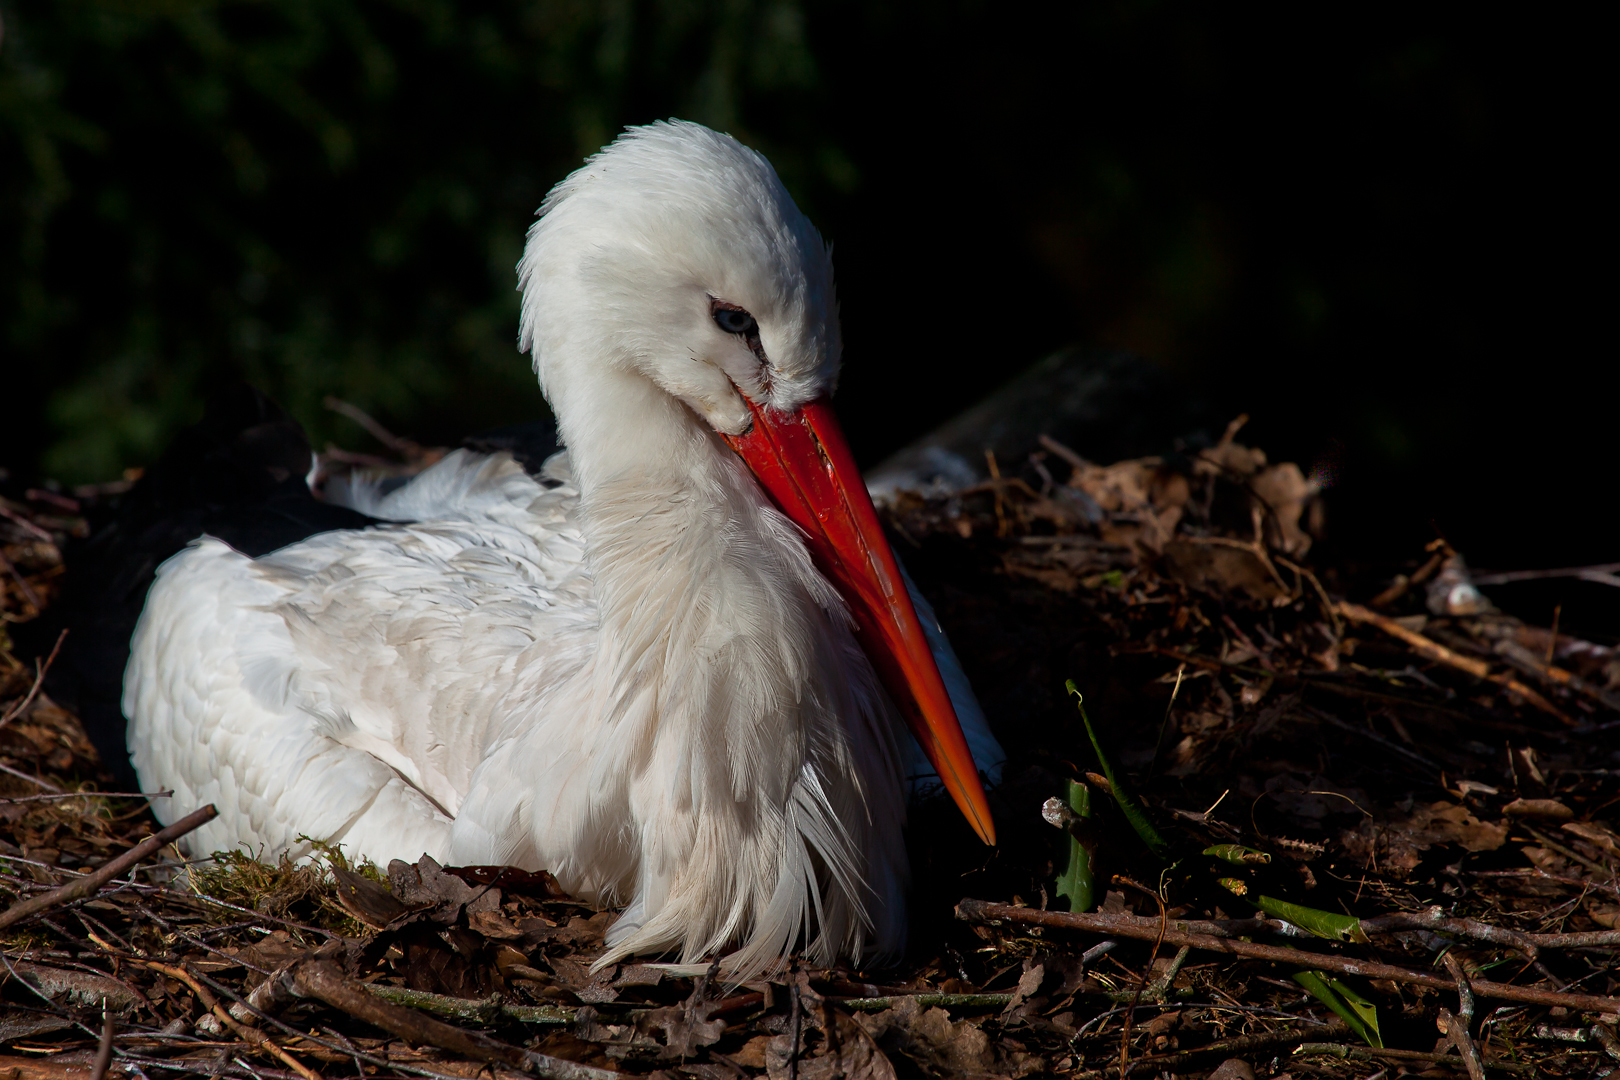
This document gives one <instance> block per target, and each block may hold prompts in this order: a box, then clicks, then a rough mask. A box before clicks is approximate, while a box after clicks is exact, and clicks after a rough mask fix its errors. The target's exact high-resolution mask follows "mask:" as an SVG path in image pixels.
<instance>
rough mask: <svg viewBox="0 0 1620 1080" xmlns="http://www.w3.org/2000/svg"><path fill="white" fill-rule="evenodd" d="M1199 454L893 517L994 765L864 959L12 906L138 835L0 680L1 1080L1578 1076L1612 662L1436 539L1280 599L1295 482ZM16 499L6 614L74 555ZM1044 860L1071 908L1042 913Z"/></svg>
mask: <svg viewBox="0 0 1620 1080" xmlns="http://www.w3.org/2000/svg"><path fill="white" fill-rule="evenodd" d="M1236 434H1237V431H1236V427H1234V428H1233V429H1232V430H1231V431H1229V432H1228V434H1227V437H1226V438H1225V439H1224V440H1223V441H1222V442H1221V443H1220V444H1219V445H1217V446H1216V447H1214V448H1213V449H1211V450H1207V451H1203V452H1202V453H1201V454H1199V455H1197V456H1195V457H1190V458H1185V459H1175V460H1159V459H1147V460H1139V461H1127V462H1121V463H1118V464H1115V465H1112V466H1107V467H1102V466H1097V465H1093V464H1090V463H1088V462H1084V461H1081V460H1079V459H1078V458H1076V457H1075V456H1074V455H1073V454H1072V453H1069V452H1068V451H1067V450H1066V449H1064V448H1063V447H1061V446H1058V445H1056V444H1049V445H1048V448H1047V452H1046V453H1045V454H1044V455H1037V457H1036V458H1035V459H1033V460H1031V461H1030V462H1027V463H1018V466H1017V468H1016V470H1014V469H1012V468H1009V469H1008V470H1007V471H1006V472H1005V474H1003V473H1002V472H1001V471H1000V470H996V474H997V479H995V480H993V481H991V482H990V483H988V484H985V485H983V486H982V487H981V488H979V489H976V490H973V491H969V492H966V493H962V494H959V495H956V496H952V497H950V498H936V499H925V498H921V497H918V498H911V499H907V500H906V501H904V502H903V503H902V504H901V505H899V506H896V507H894V508H892V511H891V523H892V525H893V529H894V534H895V536H896V538H897V539H896V542H897V547H898V548H899V550H900V551H901V553H902V555H903V557H904V558H905V559H906V560H907V562H908V564H909V565H910V566H911V568H912V570H913V572H914V574H915V575H916V577H917V578H918V580H919V582H920V583H921V584H922V586H923V588H924V591H925V592H927V593H929V594H930V595H931V596H932V597H933V598H934V600H935V603H936V606H937V608H938V611H939V614H940V616H941V619H942V621H943V622H944V623H945V625H946V627H947V629H948V630H949V631H950V633H951V635H952V638H953V641H954V643H955V646H956V649H957V652H958V653H959V654H960V656H961V658H962V660H963V663H964V665H965V666H966V667H967V669H968V671H969V674H970V675H971V676H972V677H973V679H974V683H975V685H976V687H977V688H978V690H979V693H980V695H981V698H982V700H983V702H984V705H985V707H986V711H987V713H988V714H989V716H990V718H991V720H992V722H993V724H994V725H995V726H996V728H997V730H998V732H999V733H1000V734H1001V735H1002V737H1003V739H1004V741H1005V743H1006V746H1007V749H1008V751H1009V754H1010V761H1009V763H1008V766H1007V771H1006V775H1005V780H1004V783H1003V785H1002V786H1001V787H1000V789H999V790H998V791H997V792H996V793H995V794H994V795H993V799H994V800H995V801H996V802H997V804H998V805H997V807H996V810H997V813H998V818H999V828H1000V833H1001V838H1002V845H1001V847H1000V848H998V849H997V850H995V851H993V852H991V851H988V850H986V849H983V848H981V847H978V846H976V844H975V843H974V842H972V841H971V837H970V834H969V833H968V832H967V830H966V827H965V825H963V824H961V823H960V822H959V821H957V820H956V818H955V816H954V811H953V810H952V809H951V808H950V807H949V806H937V805H925V806H923V807H921V808H919V809H918V810H917V811H916V812H915V813H914V819H913V826H912V845H913V861H914V866H915V868H916V879H917V880H916V884H915V888H914V897H913V909H914V910H913V923H914V931H913V949H912V954H911V955H910V956H909V957H908V958H906V960H905V961H904V962H903V963H900V964H899V965H897V966H894V967H890V968H884V969H871V970H852V969H839V970H826V971H824V970H819V969H810V968H805V967H802V966H799V965H793V966H791V967H789V968H788V969H787V970H785V971H783V972H782V973H781V974H780V976H779V977H778V978H776V979H773V980H771V981H768V982H760V983H757V984H754V983H750V984H746V985H742V986H729V985H725V984H724V983H723V982H721V981H717V980H711V979H708V978H704V977H699V978H686V977H676V976H673V975H671V974H670V973H669V972H668V971H665V970H663V969H660V968H658V967H656V966H652V965H649V964H621V965H614V966H610V967H608V968H607V969H605V970H603V971H597V972H593V971H592V970H591V960H592V958H593V957H594V956H595V955H596V954H597V952H598V950H599V949H600V947H601V936H602V932H603V930H604V928H605V927H606V926H608V925H610V924H611V920H612V918H613V915H612V914H611V913H610V912H601V911H595V910H592V909H591V908H590V907H588V906H585V905H581V904H578V903H576V902H574V901H572V900H571V899H569V898H568V897H566V896H563V895H562V894H561V893H560V891H559V890H558V889H557V887H556V884H555V882H553V881H552V880H550V878H549V877H547V876H546V875H544V874H525V873H517V872H512V871H502V870H496V869H490V868H441V867H439V866H437V865H435V864H433V863H431V862H430V861H427V860H424V861H422V862H420V863H418V864H416V865H415V866H410V865H406V864H404V863H395V864H393V865H392V866H390V867H387V868H384V869H378V868H375V867H370V866H362V867H351V866H349V865H348V864H347V863H345V862H344V860H343V858H342V854H341V853H340V852H325V853H323V854H322V855H321V856H320V857H318V858H316V859H315V860H314V861H312V862H310V863H307V864H304V865H290V864H283V865H279V866H269V865H264V864H261V863H256V862H254V861H252V860H251V859H247V858H245V857H242V856H240V855H238V856H232V857H229V858H226V859H224V860H221V861H218V862H214V863H208V864H202V865H198V866H195V867H192V868H190V870H189V872H182V869H183V868H182V865H181V863H180V861H179V858H178V855H177V851H176V849H175V848H173V847H168V848H166V849H164V850H163V851H162V852H161V853H159V854H157V855H155V856H154V857H152V858H148V859H146V860H145V861H144V862H141V863H140V864H139V866H138V867H137V868H136V869H134V870H133V871H124V872H121V873H119V874H118V875H117V876H114V877H113V878H112V879H111V880H110V881H109V882H108V883H107V884H106V886H105V887H103V888H101V889H100V890H99V891H98V892H94V893H93V894H91V895H88V896H84V897H79V898H75V899H62V900H60V902H53V903H46V902H45V901H44V900H41V899H39V898H41V897H44V896H46V895H47V894H49V893H50V891H51V890H53V889H57V888H59V887H61V886H63V885H64V884H70V883H72V882H73V881H75V880H77V879H78V878H79V876H80V875H81V874H83V873H84V872H85V871H86V870H89V869H92V868H94V867H96V866H99V865H101V864H103V863H105V862H106V861H107V860H109V859H110V858H112V857H115V856H117V855H119V854H120V853H122V852H124V851H125V850H126V849H128V848H129V847H130V846H131V845H133V844H135V843H136V842H138V841H139V840H140V839H142V838H143V837H145V836H147V835H148V834H149V833H150V832H152V830H153V828H154V826H153V822H152V819H151V818H150V816H149V814H148V813H147V810H146V804H145V802H144V801H143V800H141V799H139V798H135V797H131V796H128V795H116V794H114V795H109V794H101V793H98V790H97V789H98V788H100V787H102V786H103V785H104V784H105V781H104V780H101V779H98V768H99V767H98V764H97V762H96V761H95V759H94V755H93V751H92V750H91V749H90V747H89V745H88V743H87V742H86V741H85V739H84V736H83V733H82V731H80V730H79V728H78V725H77V722H76V721H75V719H74V718H73V717H72V716H71V715H69V714H68V713H67V712H65V711H64V710H63V709H61V708H59V707H57V706H56V705H55V704H54V703H53V702H52V701H51V700H50V698H49V697H48V695H46V694H43V693H40V692H39V689H38V686H39V680H38V678H37V674H38V669H37V667H36V665H34V664H32V663H24V662H23V661H21V660H19V659H18V658H16V657H15V656H13V655H12V653H11V652H10V651H6V652H3V653H0V716H3V717H4V719H3V720H0V766H3V767H4V769H5V773H4V775H0V823H3V824H0V890H4V891H6V892H7V893H9V896H7V897H5V898H4V899H3V900H0V904H17V903H22V902H26V901H29V900H35V901H36V902H35V903H34V904H33V905H32V907H33V908H35V909H40V908H43V910H35V911H34V912H33V913H32V914H26V913H25V917H22V918H17V917H16V916H15V915H14V914H12V915H7V916H3V917H0V923H4V924H5V925H4V927H3V929H0V937H3V942H4V949H5V970H4V971H3V972H0V979H4V990H3V994H4V1002H3V1005H0V1044H3V1048H0V1073H9V1075H12V1076H15V1077H17V1078H18V1080H22V1078H25V1077H52V1078H58V1077H62V1078H65V1077H78V1076H86V1077H88V1076H91V1075H95V1074H98V1073H99V1074H107V1073H112V1074H120V1075H133V1076H146V1077H150V1078H152V1080H159V1078H161V1077H169V1076H178V1075H195V1076H202V1075H208V1076H230V1077H240V1078H244V1080H252V1078H258V1077H266V1078H276V1080H284V1078H291V1077H294V1076H301V1077H305V1078H308V1077H311V1076H314V1075H316V1074H320V1075H324V1076H340V1075H347V1074H349V1073H351V1072H354V1073H358V1074H359V1075H360V1076H361V1077H385V1076H386V1077H393V1076H454V1077H469V1076H473V1075H475V1074H482V1073H486V1072H493V1073H494V1074H517V1073H528V1074H531V1075H541V1076H556V1077H578V1078H585V1077H601V1076H607V1075H611V1074H612V1073H614V1072H625V1073H636V1074H650V1073H658V1074H661V1075H667V1076H672V1077H673V1076H698V1077H703V1078H706V1080H721V1078H731V1077H744V1076H754V1075H758V1074H761V1073H765V1074H767V1075H769V1076H770V1077H772V1078H773V1080H774V1078H781V1077H794V1078H796V1080H811V1078H822V1077H833V1076H854V1077H863V1078H886V1077H895V1076H902V1077H915V1076H937V1077H983V1076H1026V1075H1059V1076H1086V1075H1095V1076H1120V1075H1122V1074H1129V1075H1135V1076H1160V1075H1166V1074H1168V1075H1175V1076H1218V1077H1220V1078H1221V1080H1239V1078H1242V1077H1248V1076H1283V1075H1289V1076H1293V1077H1315V1076H1333V1077H1373V1076H1399V1075H1423V1076H1453V1075H1456V1076H1463V1075H1474V1076H1479V1075H1514V1076H1540V1077H1583V1078H1584V1077H1590V1076H1594V1075H1604V1074H1606V1072H1607V1071H1608V1070H1610V1069H1612V1068H1615V1067H1616V1065H1617V1064H1620V1043H1617V1041H1616V1038H1615V1034H1614V1026H1613V1025H1614V1024H1615V1021H1616V1014H1620V999H1617V998H1616V997H1615V996H1614V995H1615V994H1616V993H1617V991H1620V986H1617V978H1616V974H1615V971H1614V967H1613V958H1614V956H1615V953H1616V950H1617V949H1620V930H1616V929H1615V927H1616V926H1617V925H1620V878H1617V874H1616V868H1617V867H1620V837H1617V835H1616V832H1615V831H1614V830H1613V828H1612V827H1611V823H1612V822H1613V821H1614V820H1615V819H1614V812H1613V810H1614V806H1615V805H1616V804H1617V803H1620V744H1617V742H1616V737H1615V731H1616V729H1617V727H1620V694H1617V691H1620V657H1617V656H1616V655H1615V654H1614V653H1613V652H1612V651H1611V650H1610V649H1608V648H1606V647H1603V646H1600V645H1597V644H1593V643H1590V642H1587V641H1582V640H1579V639H1576V638H1574V637H1571V636H1568V635H1566V634H1560V633H1557V632H1555V630H1554V629H1547V628H1539V627H1534V626H1527V625H1525V624H1523V623H1522V622H1519V621H1517V620H1515V619H1513V618H1510V617H1508V616H1506V615H1503V614H1501V613H1499V612H1497V611H1495V610H1494V609H1493V608H1492V607H1491V605H1490V604H1489V602H1488V600H1487V599H1486V598H1485V597H1484V596H1483V595H1482V594H1481V593H1480V592H1479V591H1478V589H1477V588H1475V585H1474V584H1473V583H1472V582H1471V581H1470V579H1469V575H1468V571H1467V568H1466V566H1465V564H1464V563H1463V561H1462V560H1461V559H1460V558H1459V557H1458V555H1457V554H1456V553H1455V552H1453V551H1451V550H1450V549H1449V548H1448V547H1447V546H1446V545H1445V544H1444V542H1442V541H1436V542H1435V543H1434V544H1433V545H1431V546H1430V548H1429V550H1427V551H1425V552H1417V553H1414V558H1413V560H1412V563H1411V564H1410V565H1409V566H1407V567H1406V568H1404V570H1403V571H1402V572H1401V573H1400V574H1399V575H1397V576H1393V577H1392V576H1391V573H1392V569H1393V568H1386V570H1385V572H1384V573H1382V574H1374V573H1370V572H1369V573H1362V572H1360V571H1356V570H1354V569H1353V568H1347V567H1342V566H1332V565H1313V564H1312V562H1311V561H1310V548H1311V545H1312V538H1313V534H1315V533H1316V532H1318V531H1319V529H1320V525H1321V508H1320V504H1319V500H1318V499H1317V493H1316V489H1315V485H1314V484H1313V483H1311V482H1310V481H1308V480H1307V479H1306V478H1305V477H1304V476H1303V475H1302V474H1301V472H1300V470H1299V469H1297V468H1296V467H1294V466H1292V465H1288V464H1282V465H1268V464H1267V462H1266V460H1265V458H1264V455H1263V454H1261V453H1260V452H1259V451H1256V450H1251V449H1248V448H1246V447H1244V446H1242V445H1241V444H1240V443H1239V442H1237V440H1236V437H1235V436H1236ZM1015 473H1016V475H1015ZM16 494H17V497H15V498H13V499H12V500H10V501H7V502H5V503H4V504H3V506H0V514H3V516H0V539H3V548H0V551H3V553H4V564H3V565H0V590H3V597H4V612H5V617H6V619H7V621H8V622H19V621H26V620H29V619H31V618H33V617H34V616H36V615H37V614H38V612H39V610H40V609H41V608H42V606H44V605H47V604H48V603H49V602H50V598H51V595H52V593H53V590H54V589H55V586H56V582H57V580H58V576H59V575H60V574H61V572H62V557H61V549H62V547H63V545H64V543H65V541H66V539H67V538H68V537H69V536H70V535H72V534H73V533H74V532H75V530H79V531H82V529H83V519H82V517H81V515H80V513H79V511H80V509H81V507H80V506H79V505H77V504H76V502H75V500H73V499H67V498H64V497H62V496H61V495H58V494H51V493H33V494H32V495H31V496H30V497H28V498H24V497H22V494H23V493H16ZM87 497H95V498H104V497H105V493H99V494H98V493H87ZM3 643H4V642H3V639H0V644H3ZM1067 679H1072V680H1074V682H1075V684H1076V686H1077V687H1078V689H1079V690H1080V691H1081V692H1082V693H1083V694H1084V695H1085V696H1084V702H1085V706H1086V710H1087V712H1088V714H1089V716H1090V718H1091V720H1092V721H1093V722H1094V723H1095V725H1096V727H1097V729H1098V733H1099V735H1100V737H1101V746H1102V755H1101V756H1099V755H1098V753H1097V752H1096V751H1094V750H1093V748H1092V742H1091V740H1090V738H1089V737H1088V735H1087V733H1086V730H1085V727H1084V725H1083V723H1082V720H1081V715H1080V712H1079V710H1078V709H1077V708H1076V707H1075V705H1076V702H1075V699H1074V698H1073V697H1070V696H1068V695H1067V694H1066V692H1065V690H1064V682H1065V680H1067ZM1110 777H1111V779H1110ZM1127 787H1128V788H1129V789H1131V791H1134V793H1135V797H1136V800H1137V801H1138V802H1139V803H1140V805H1141V808H1142V818H1143V820H1145V821H1146V822H1147V823H1149V824H1148V825H1145V826H1144V825H1140V824H1139V823H1136V822H1133V820H1132V817H1131V815H1130V814H1129V813H1127V812H1126V811H1125V809H1124V807H1126V806H1127V805H1129V797H1128V792H1127V791H1126V789H1127ZM1054 798H1056V799H1057V800H1058V802H1056V803H1053V802H1051V801H1050V800H1053V799H1054ZM1086 798H1089V800H1090V813H1089V816H1087V815H1082V814H1076V813H1074V812H1073V811H1072V810H1066V809H1065V808H1064V805H1063V804H1064V803H1067V804H1068V805H1070V806H1078V805H1082V804H1083V801H1084V799H1086ZM179 809H180V810H190V809H192V808H190V807H185V808H179ZM1043 810H1044V814H1043ZM1054 824H1055V825H1056V827H1055V828H1054ZM1075 852H1082V853H1088V854H1089V855H1090V860H1089V861H1090V863H1091V865H1092V866H1093V869H1094V874H1093V886H1092V887H1093V888H1094V893H1095V895H1094V910H1093V911H1092V912H1091V913H1089V914H1082V915H1071V914H1069V913H1068V910H1067V909H1068V907H1069V897H1070V896H1072V895H1073V893H1074V892H1075V889H1076V885H1075V883H1074V881H1073V878H1072V877H1066V878H1065V884H1064V886H1063V891H1062V893H1061V894H1060V893H1059V891H1058V884H1057V880H1058V876H1059V875H1060V874H1063V873H1064V872H1065V871H1066V870H1072V869H1073V867H1072V866H1071V865H1070V863H1071V859H1072V858H1073V857H1074V853H1075ZM1288 905H1296V907H1289V906H1288ZM13 911H14V912H15V911H16V909H15V908H13ZM8 920H9V921H8ZM1301 927H1304V928H1305V929H1304V930H1302V929H1300V928H1301ZM1310 931H1314V933H1312V932H1310ZM1301 972H1304V973H1306V974H1304V976H1303V978H1296V976H1297V975H1298V974H1299V973H1301ZM1312 972H1316V973H1318V974H1315V975H1312V974H1310V973H1312ZM1330 1006H1334V1007H1330ZM1335 1007H1336V1008H1335ZM109 1033H110V1034H109ZM107 1038H110V1051H109V1050H108V1049H107V1048H106V1047H107V1045H108V1044H107V1043H106V1042H105V1040H106V1039H107ZM1369 1041H1370V1042H1372V1043H1382V1046H1376V1045H1369ZM98 1047H100V1061H99V1062H98ZM109 1054H110V1056H109Z"/></svg>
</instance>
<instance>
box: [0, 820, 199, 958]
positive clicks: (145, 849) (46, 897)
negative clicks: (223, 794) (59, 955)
mask: <svg viewBox="0 0 1620 1080" xmlns="http://www.w3.org/2000/svg"><path fill="white" fill-rule="evenodd" d="M218 815H219V811H218V810H215V809H214V806H213V804H212V803H210V804H209V805H207V806H205V807H203V808H202V809H201V810H194V811H192V812H191V813H189V814H187V815H186V816H185V817H183V818H181V819H180V820H179V821H177V822H175V823H174V824H173V825H170V826H169V827H168V828H166V829H164V830H162V831H161V832H159V833H157V834H156V835H155V836H149V837H147V838H146V839H145V840H142V841H141V842H140V843H139V844H136V845H135V846H134V847H132V848H130V849H129V850H128V851H126V852H124V853H123V854H122V855H120V856H118V857H117V858H116V859H113V860H111V861H109V862H106V863H103V864H102V865H101V867H100V868H99V869H97V870H95V871H93V872H91V873H88V874H86V875H84V876H83V877H81V878H79V879H77V880H75V881H70V882H68V883H67V884H66V885H63V886H62V887H61V888H57V889H52V890H51V891H50V892H48V893H41V894H40V895H38V896H31V897H29V898H28V899H26V900H20V901H18V902H17V903H15V904H13V905H11V906H10V907H9V908H7V909H6V910H5V911H3V912H0V930H4V929H5V928H6V927H8V926H11V925H12V924H13V923H16V922H20V921H21V920H23V919H27V918H31V917H33V916H35V915H38V914H39V913H40V912H42V911H49V910H50V909H51V908H53V907H56V906H57V905H58V904H65V903H67V902H69V901H70V900H78V899H80V898H82V897H86V896H89V895H91V894H92V893H94V892H96V891H97V890H99V889H100V888H101V887H102V886H103V885H105V884H107V882H109V881H111V880H112V879H113V878H115V877H117V876H118V875H119V874H122V873H123V872H124V871H125V870H128V869H129V868H130V867H132V866H134V865H135V864H136V863H138V862H140V861H141V860H142V859H144V858H146V857H147V856H148V855H150V854H152V853H153V852H154V851H157V850H159V849H160V848H162V847H163V846H164V845H165V844H172V843H174V841H176V840H178V839H180V838H181V837H182V836H185V835H186V834H187V833H189V832H191V831H192V830H193V829H196V828H198V827H200V826H202V825H204V824H206V823H207V822H210V821H212V820H214V818H215V817H217V816H218Z"/></svg>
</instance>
